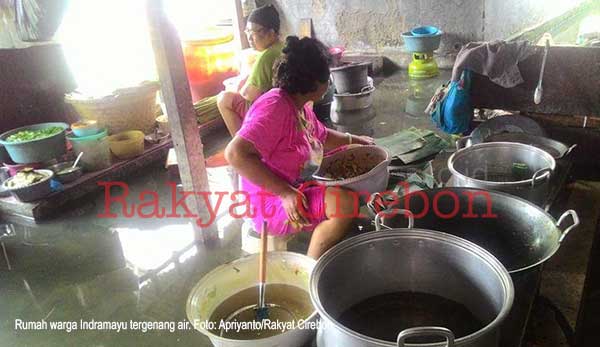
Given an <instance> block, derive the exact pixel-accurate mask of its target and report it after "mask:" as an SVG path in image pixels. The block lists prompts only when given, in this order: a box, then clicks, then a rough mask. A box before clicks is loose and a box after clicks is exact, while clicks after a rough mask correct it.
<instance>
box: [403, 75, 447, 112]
mask: <svg viewBox="0 0 600 347" xmlns="http://www.w3.org/2000/svg"><path fill="white" fill-rule="evenodd" d="M439 86H440V81H439V80H438V79H425V80H414V79H409V80H408V95H407V98H406V107H405V111H406V113H407V114H408V115H411V116H414V117H429V115H428V114H426V113H425V109H426V108H427V105H429V101H430V100H431V97H432V96H433V93H434V92H435V90H436V89H437V88H438V87H439Z"/></svg>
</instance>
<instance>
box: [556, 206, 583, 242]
mask: <svg viewBox="0 0 600 347" xmlns="http://www.w3.org/2000/svg"><path fill="white" fill-rule="evenodd" d="M569 216H571V218H573V224H571V225H570V226H568V227H567V228H566V229H565V230H564V231H563V232H562V235H560V238H559V239H558V243H562V242H563V240H564V239H565V237H567V234H569V232H570V231H571V230H573V229H574V228H575V227H577V226H578V225H579V216H577V212H575V210H568V211H565V213H563V214H562V215H561V216H560V218H559V219H558V222H556V227H557V228H559V229H560V225H561V224H562V222H564V220H565V219H567V217H569Z"/></svg>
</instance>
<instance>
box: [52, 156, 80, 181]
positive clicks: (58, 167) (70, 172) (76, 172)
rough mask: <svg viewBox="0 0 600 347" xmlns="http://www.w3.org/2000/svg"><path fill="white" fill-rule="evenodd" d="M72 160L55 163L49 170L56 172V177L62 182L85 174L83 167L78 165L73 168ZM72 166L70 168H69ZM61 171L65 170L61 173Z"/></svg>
mask: <svg viewBox="0 0 600 347" xmlns="http://www.w3.org/2000/svg"><path fill="white" fill-rule="evenodd" d="M73 163H74V162H72V161H67V162H62V163H58V164H54V165H52V166H49V167H48V170H52V172H54V177H55V178H56V179H57V180H58V181H59V182H61V183H68V182H72V181H75V180H77V179H78V178H79V177H81V175H82V174H83V171H82V170H81V167H79V166H76V167H74V168H73ZM69 168H70V169H69ZM61 171H63V172H62V173H61Z"/></svg>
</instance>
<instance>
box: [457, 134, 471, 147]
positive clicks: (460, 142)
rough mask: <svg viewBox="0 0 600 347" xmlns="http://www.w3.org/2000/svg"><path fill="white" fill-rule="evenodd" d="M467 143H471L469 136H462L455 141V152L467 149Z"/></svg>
mask: <svg viewBox="0 0 600 347" xmlns="http://www.w3.org/2000/svg"><path fill="white" fill-rule="evenodd" d="M469 141H471V136H463V137H461V138H460V139H458V140H456V150H461V149H463V148H465V147H469Z"/></svg>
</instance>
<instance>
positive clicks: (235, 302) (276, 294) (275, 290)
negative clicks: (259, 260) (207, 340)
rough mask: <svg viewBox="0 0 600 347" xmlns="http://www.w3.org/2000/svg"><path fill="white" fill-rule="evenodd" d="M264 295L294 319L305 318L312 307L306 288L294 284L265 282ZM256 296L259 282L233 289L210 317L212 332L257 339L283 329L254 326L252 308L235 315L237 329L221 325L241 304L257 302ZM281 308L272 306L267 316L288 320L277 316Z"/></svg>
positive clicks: (284, 321)
mask: <svg viewBox="0 0 600 347" xmlns="http://www.w3.org/2000/svg"><path fill="white" fill-rule="evenodd" d="M265 295H266V297H265V302H267V303H271V304H275V305H279V306H281V307H283V308H285V309H286V310H289V312H291V313H292V314H293V316H294V317H296V320H297V321H300V320H306V319H307V318H308V317H309V316H310V315H311V314H312V313H313V311H314V308H313V306H312V302H311V300H310V295H309V294H308V292H307V291H305V290H303V289H301V288H298V287H296V286H292V285H287V284H280V283H269V284H267V288H266V291H265ZM257 298H258V286H255V287H251V288H248V289H245V290H243V291H241V292H239V293H236V294H234V295H232V296H231V297H229V298H228V299H226V300H225V301H223V302H222V303H221V304H220V305H219V306H218V307H217V308H216V309H215V311H214V312H213V313H212V315H211V317H210V321H211V322H214V323H215V325H214V326H215V329H214V330H212V331H211V332H212V333H214V334H216V335H219V336H221V337H224V338H228V339H233V340H257V339H264V338H267V337H270V336H275V335H278V334H281V333H283V332H284V331H281V329H270V328H268V327H263V329H256V327H253V326H252V324H253V323H254V322H256V315H255V313H254V311H253V310H250V311H248V312H247V315H244V316H243V317H241V316H240V317H238V318H239V319H238V320H237V322H238V323H240V325H239V327H240V329H237V330H236V329H230V330H224V329H221V327H222V325H221V323H226V322H227V319H228V318H229V317H230V316H231V314H232V313H234V312H235V311H237V310H238V309H240V308H242V307H245V306H248V305H256V302H257ZM280 312H281V311H280V310H277V309H274V310H271V311H270V312H269V320H271V321H279V322H281V323H289V316H288V315H285V317H284V316H281V317H279V316H278V313H280Z"/></svg>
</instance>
